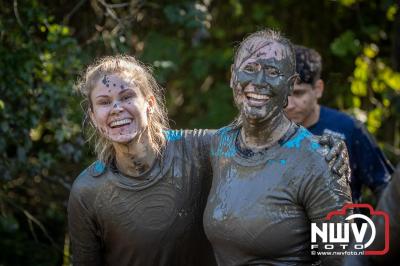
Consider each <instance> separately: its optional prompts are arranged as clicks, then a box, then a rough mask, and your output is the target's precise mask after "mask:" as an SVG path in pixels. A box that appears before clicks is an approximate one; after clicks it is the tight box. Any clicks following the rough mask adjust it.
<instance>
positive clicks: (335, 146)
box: [325, 138, 346, 162]
mask: <svg viewBox="0 0 400 266" xmlns="http://www.w3.org/2000/svg"><path fill="white" fill-rule="evenodd" d="M332 140H333V141H334V142H333V143H331V144H332V146H329V147H330V148H331V149H330V150H329V152H328V154H327V155H326V156H325V159H326V160H327V161H328V162H331V161H332V160H333V159H334V158H336V157H338V156H339V155H340V154H341V152H342V150H343V149H345V147H346V146H345V145H344V142H343V141H341V140H338V139H333V138H332V139H331V141H332Z"/></svg>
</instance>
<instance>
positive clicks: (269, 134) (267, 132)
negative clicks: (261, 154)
mask: <svg viewBox="0 0 400 266" xmlns="http://www.w3.org/2000/svg"><path fill="white" fill-rule="evenodd" d="M289 127H290V120H289V119H287V118H286V116H285V115H284V114H283V112H281V113H280V114H279V115H278V116H276V117H274V118H273V119H271V120H268V121H263V122H261V123H252V122H251V121H247V120H245V121H244V122H243V127H242V129H241V134H242V135H241V136H242V140H243V142H244V143H243V144H244V145H245V147H246V148H250V149H252V150H261V149H264V148H268V147H270V146H272V145H273V144H275V143H277V142H278V140H279V139H281V138H282V137H283V136H284V135H285V133H286V132H287V131H288V129H289Z"/></svg>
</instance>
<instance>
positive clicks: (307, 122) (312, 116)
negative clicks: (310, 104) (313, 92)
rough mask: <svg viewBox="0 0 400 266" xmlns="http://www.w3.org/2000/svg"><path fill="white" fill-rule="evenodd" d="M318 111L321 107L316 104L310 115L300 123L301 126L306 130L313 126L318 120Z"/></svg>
mask: <svg viewBox="0 0 400 266" xmlns="http://www.w3.org/2000/svg"><path fill="white" fill-rule="evenodd" d="M320 109H321V106H320V105H319V104H316V105H315V107H314V108H313V109H312V111H311V113H310V115H309V116H308V117H307V118H306V119H305V120H304V122H303V123H302V126H303V127H306V128H308V127H311V126H313V125H315V124H316V123H317V122H318V120H319V113H320Z"/></svg>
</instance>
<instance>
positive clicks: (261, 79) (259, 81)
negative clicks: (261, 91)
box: [254, 71, 265, 85]
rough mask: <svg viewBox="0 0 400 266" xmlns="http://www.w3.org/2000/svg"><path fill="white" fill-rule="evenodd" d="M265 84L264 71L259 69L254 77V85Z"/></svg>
mask: <svg viewBox="0 0 400 266" xmlns="http://www.w3.org/2000/svg"><path fill="white" fill-rule="evenodd" d="M262 84H265V75H264V71H259V72H258V73H257V76H256V78H255V79H254V85H262Z"/></svg>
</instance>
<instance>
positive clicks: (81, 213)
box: [68, 178, 102, 266]
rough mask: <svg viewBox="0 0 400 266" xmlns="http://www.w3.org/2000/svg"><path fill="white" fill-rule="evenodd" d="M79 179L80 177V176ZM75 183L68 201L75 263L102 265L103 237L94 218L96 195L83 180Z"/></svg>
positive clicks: (91, 265) (69, 224)
mask: <svg viewBox="0 0 400 266" xmlns="http://www.w3.org/2000/svg"><path fill="white" fill-rule="evenodd" d="M78 179H79V178H78ZM79 181H80V180H77V182H75V183H74V185H73V187H72V190H71V193H70V196H69V201H68V226H69V235H70V239H71V246H72V261H73V265H90V266H94V265H102V254H101V246H102V245H101V237H100V233H99V232H100V230H98V226H97V222H96V220H95V218H94V212H93V205H92V203H93V202H94V196H93V195H91V194H92V193H90V192H91V191H90V189H89V188H87V187H86V186H85V185H84V184H82V182H79Z"/></svg>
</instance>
